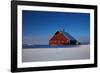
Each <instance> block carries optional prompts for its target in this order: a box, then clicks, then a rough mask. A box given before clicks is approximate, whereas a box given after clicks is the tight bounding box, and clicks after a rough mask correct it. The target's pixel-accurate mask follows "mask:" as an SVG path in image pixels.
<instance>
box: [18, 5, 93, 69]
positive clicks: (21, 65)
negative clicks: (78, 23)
mask: <svg viewBox="0 0 100 73" xmlns="http://www.w3.org/2000/svg"><path fill="white" fill-rule="evenodd" d="M22 10H37V11H54V12H55V11H57V12H79V13H80V12H81V13H90V59H89V60H70V61H48V62H24V63H22ZM17 14H18V16H17V22H18V24H17V34H18V35H17V37H18V42H17V45H18V48H17V49H18V50H17V64H18V68H26V67H43V66H59V65H78V64H94V10H93V9H81V8H80V9H77V8H67V7H66V8H59V7H46V6H25V5H18V7H17Z"/></svg>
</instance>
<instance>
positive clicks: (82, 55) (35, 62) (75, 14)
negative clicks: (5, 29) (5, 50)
mask: <svg viewBox="0 0 100 73" xmlns="http://www.w3.org/2000/svg"><path fill="white" fill-rule="evenodd" d="M11 51H12V59H11V66H12V67H11V71H12V72H19V71H39V70H55V69H71V68H85V67H96V66H97V7H96V6H92V5H74V4H60V3H44V2H31V1H30V2H28V1H12V50H11Z"/></svg>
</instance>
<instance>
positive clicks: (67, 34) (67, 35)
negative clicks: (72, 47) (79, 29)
mask: <svg viewBox="0 0 100 73" xmlns="http://www.w3.org/2000/svg"><path fill="white" fill-rule="evenodd" d="M60 33H62V34H63V35H64V36H65V37H67V38H69V39H70V40H76V39H75V38H74V37H72V36H71V35H70V34H69V33H67V32H64V31H60Z"/></svg>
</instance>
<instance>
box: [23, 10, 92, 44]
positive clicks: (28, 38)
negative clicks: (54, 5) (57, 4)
mask: <svg viewBox="0 0 100 73" xmlns="http://www.w3.org/2000/svg"><path fill="white" fill-rule="evenodd" d="M62 28H63V29H64V31H65V32H68V33H69V34H71V35H72V36H73V37H75V38H81V37H82V38H81V39H83V38H84V39H87V38H88V39H89V36H90V14H88V13H68V12H47V11H27V10H23V11H22V34H23V43H33V44H38V43H40V44H42V42H44V43H48V40H49V39H50V38H51V37H52V36H53V35H54V33H55V32H56V31H57V30H61V29H62ZM35 41H36V42H35Z"/></svg>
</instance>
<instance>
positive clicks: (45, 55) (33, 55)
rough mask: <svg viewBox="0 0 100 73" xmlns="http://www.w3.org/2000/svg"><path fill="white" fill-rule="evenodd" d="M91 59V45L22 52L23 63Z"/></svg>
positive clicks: (32, 49)
mask: <svg viewBox="0 0 100 73" xmlns="http://www.w3.org/2000/svg"><path fill="white" fill-rule="evenodd" d="M89 58H90V45H80V46H78V47H71V48H37V49H34V48H30V49H29V48H27V49H23V50H22V62H38V61H57V60H80V59H89Z"/></svg>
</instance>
